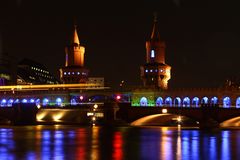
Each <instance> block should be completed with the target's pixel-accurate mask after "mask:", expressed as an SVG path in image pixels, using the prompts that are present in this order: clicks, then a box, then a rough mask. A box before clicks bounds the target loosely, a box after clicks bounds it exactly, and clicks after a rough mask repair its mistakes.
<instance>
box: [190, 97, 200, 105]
mask: <svg viewBox="0 0 240 160" xmlns="http://www.w3.org/2000/svg"><path fill="white" fill-rule="evenodd" d="M192 106H194V107H198V106H199V98H198V97H194V98H193V99H192Z"/></svg>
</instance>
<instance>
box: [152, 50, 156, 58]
mask: <svg viewBox="0 0 240 160" xmlns="http://www.w3.org/2000/svg"><path fill="white" fill-rule="evenodd" d="M154 57H155V52H154V50H151V58H154Z"/></svg>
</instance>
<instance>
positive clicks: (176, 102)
mask: <svg viewBox="0 0 240 160" xmlns="http://www.w3.org/2000/svg"><path fill="white" fill-rule="evenodd" d="M174 105H175V106H178V107H180V106H181V98H179V97H176V98H175V100H174Z"/></svg>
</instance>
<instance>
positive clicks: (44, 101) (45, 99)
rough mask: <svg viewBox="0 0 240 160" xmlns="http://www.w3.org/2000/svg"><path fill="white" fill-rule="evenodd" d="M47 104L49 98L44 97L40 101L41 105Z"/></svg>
mask: <svg viewBox="0 0 240 160" xmlns="http://www.w3.org/2000/svg"><path fill="white" fill-rule="evenodd" d="M48 104H49V100H48V99H47V98H44V99H43V101H42V105H43V106H46V105H48Z"/></svg>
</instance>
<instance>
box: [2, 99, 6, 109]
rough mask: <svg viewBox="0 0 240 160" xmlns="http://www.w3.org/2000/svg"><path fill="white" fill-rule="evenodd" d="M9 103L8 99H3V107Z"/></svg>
mask: <svg viewBox="0 0 240 160" xmlns="http://www.w3.org/2000/svg"><path fill="white" fill-rule="evenodd" d="M6 105H7V100H6V99H2V100H1V107H4V106H6Z"/></svg>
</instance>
